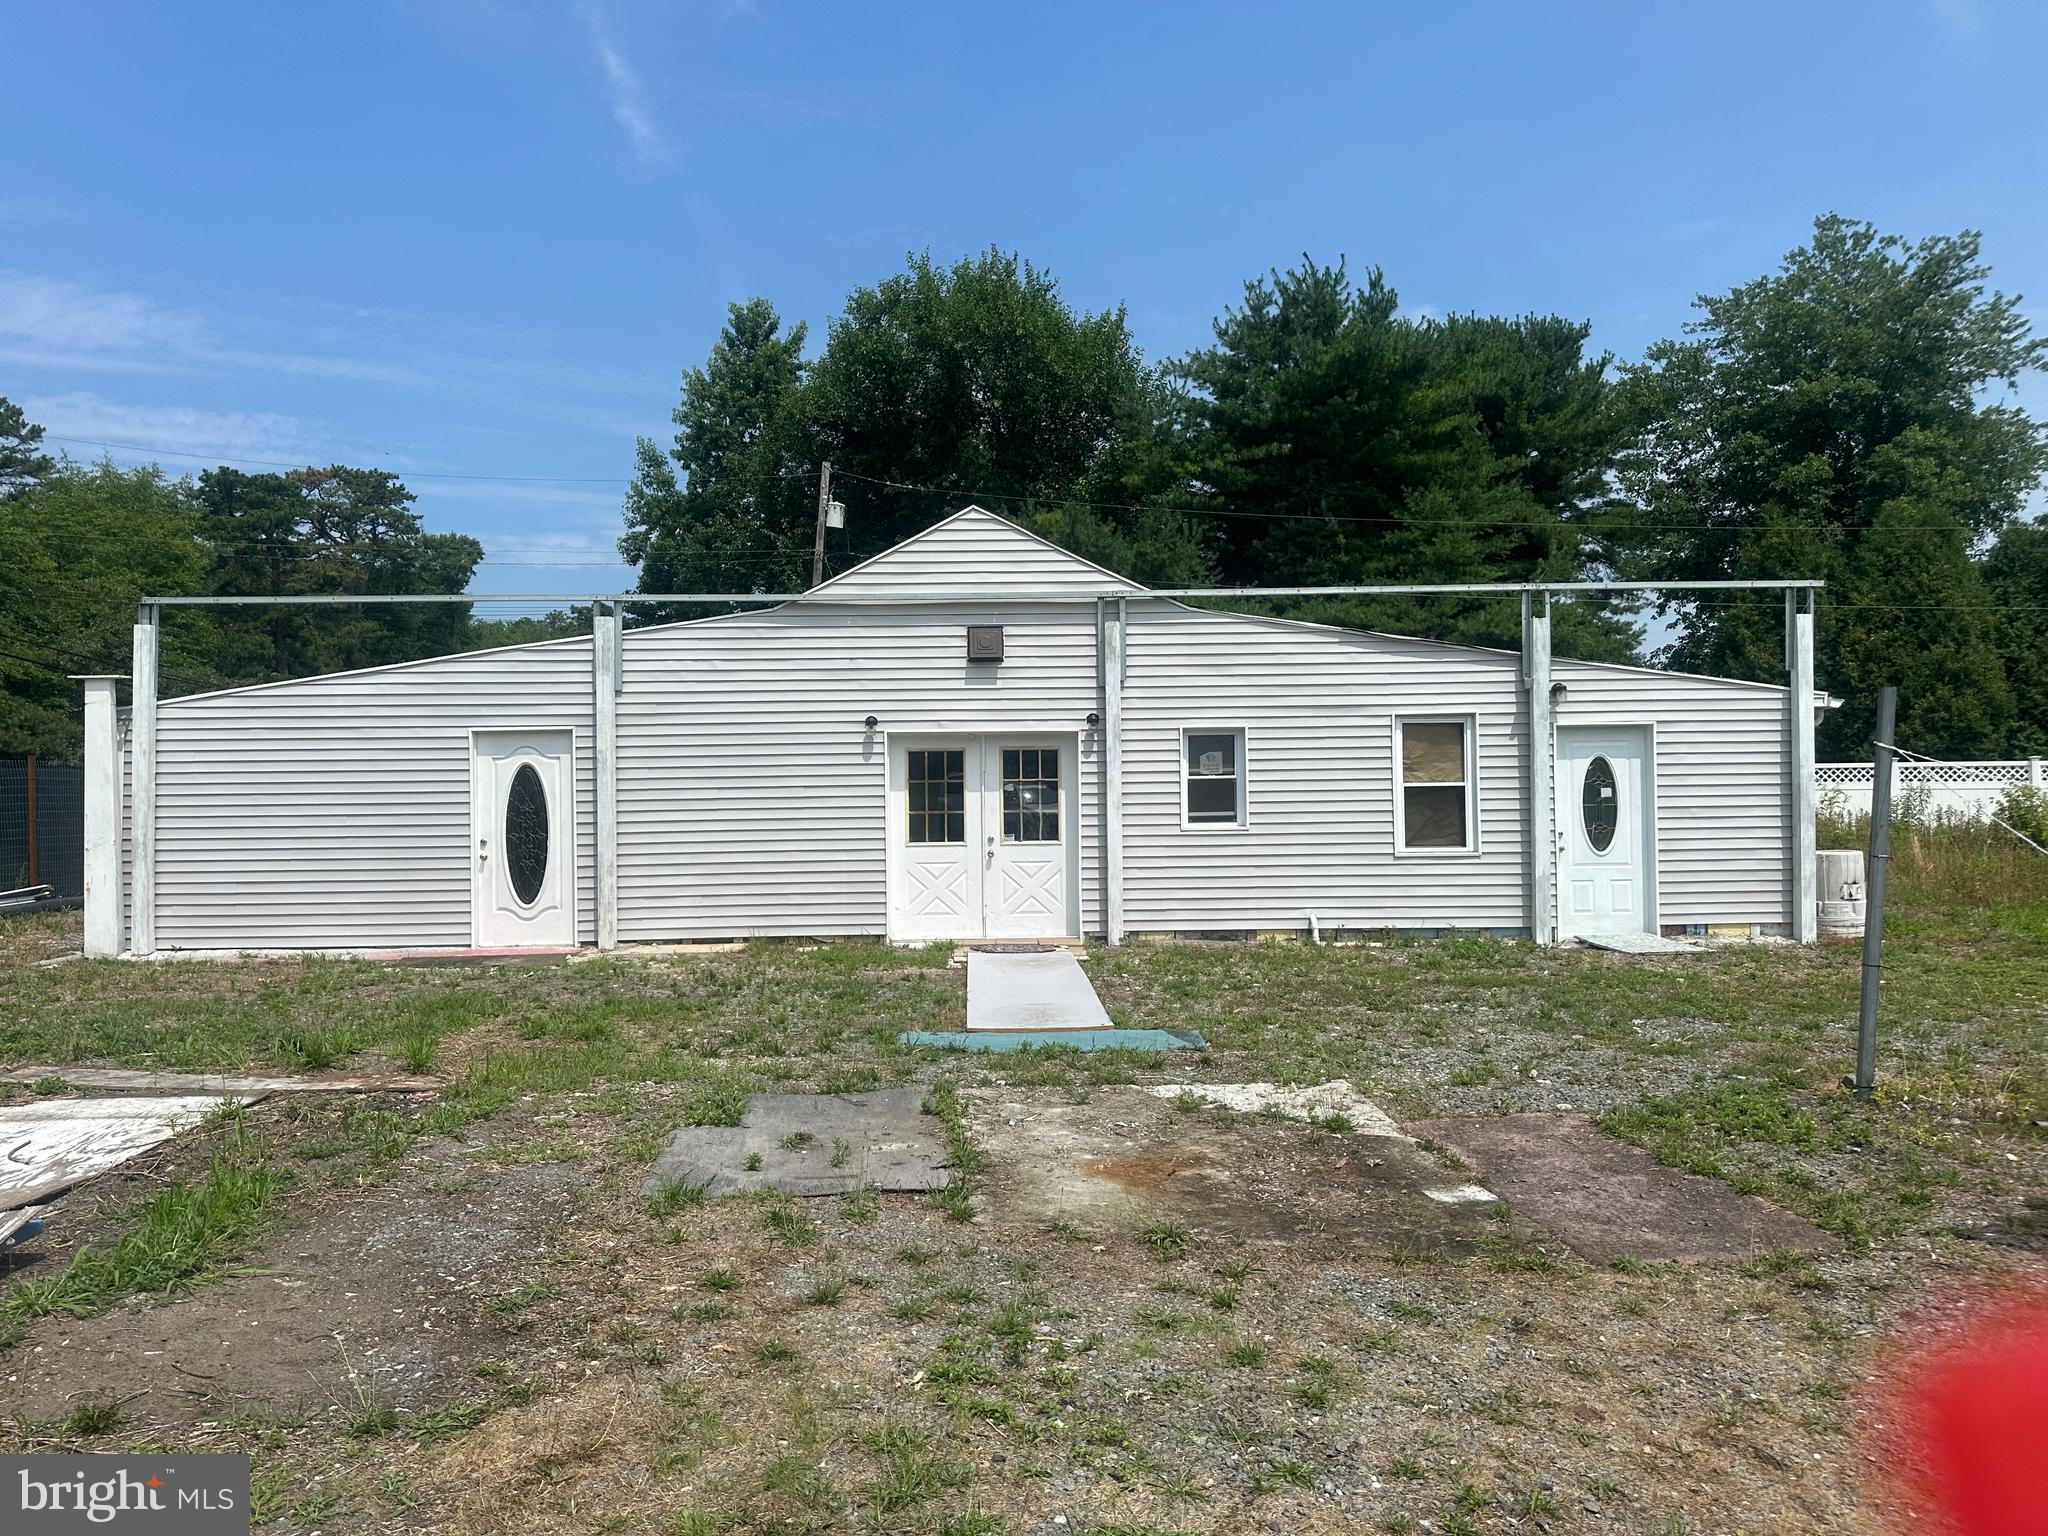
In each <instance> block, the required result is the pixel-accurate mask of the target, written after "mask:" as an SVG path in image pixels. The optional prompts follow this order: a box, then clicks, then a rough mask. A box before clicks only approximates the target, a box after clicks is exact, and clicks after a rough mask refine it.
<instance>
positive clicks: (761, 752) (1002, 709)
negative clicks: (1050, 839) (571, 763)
mask: <svg viewBox="0 0 2048 1536" xmlns="http://www.w3.org/2000/svg"><path fill="white" fill-rule="evenodd" d="M984 623H997V624H1002V625H1004V626H1005V630H1006V633H1005V637H1004V639H1005V652H1006V655H1005V659H1004V660H1003V661H1002V662H1001V663H1000V664H989V663H970V662H968V660H967V659H966V658H967V642H966V629H967V626H968V625H969V624H984ZM624 657H625V661H624V668H625V684H626V686H625V692H624V694H623V695H622V696H621V698H620V700H619V936H620V938H621V940H624V941H627V942H631V941H636V940H658V939H692V938H726V937H743V936H752V935H764V936H777V935H783V936H802V935H812V934H817V935H831V934H853V935H859V934H874V935H880V934H884V933H886V932H887V931H888V917H889V912H888V886H887V873H886V868H887V847H886V839H887V833H888V824H887V807H886V804H885V796H886V793H887V762H888V754H887V748H886V743H887V737H888V736H889V735H890V734H892V733H895V734H919V733H925V732H980V733H999V732H1002V731H1005V730H1008V731H1015V732H1018V733H1023V732H1027V731H1044V732H1059V733H1067V732H1078V733H1079V734H1080V738H1081V739H1080V742H1079V747H1080V752H1081V758H1080V762H1079V765H1078V769H1079V772H1078V781H1079V792H1080V799H1081V806H1080V811H1081V814H1080V817H1079V819H1078V821H1077V823H1076V826H1075V831H1076V834H1077V835H1078V836H1079V837H1080V839H1081V844H1080V849H1081V860H1080V863H1081V871H1082V879H1081V885H1082V921H1083V924H1084V927H1085V929H1086V931H1089V932H1095V931H1099V930H1100V928H1101V918H1100V908H1101V903H1100V882H1099V879H1098V876H1099V874H1100V870H1101V857H1100V850H1101V823H1100V819H1099V814H1098V808H1099V804H1100V789H1101V762H1100V759H1099V757H1098V756H1097V751H1096V742H1095V740H1094V736H1093V733H1091V732H1089V731H1088V730H1087V729H1086V726H1085V724H1084V721H1085V719H1086V717H1087V715H1088V714H1089V712H1090V711H1092V710H1094V709H1096V708H1097V707H1098V703H1097V692H1096V665H1095V606H1094V604H1093V603H1077V604H1062V603H1052V604H1027V605H1016V606H1011V607H1003V606H995V607H987V608H983V607H971V606H956V605H945V606H940V605H918V606H910V605H905V606H902V607H897V606H894V605H888V606H852V605H836V606H835V605H833V604H830V603H827V602H823V601H819V600H816V599H813V600H808V601H806V602H803V603H793V604H789V605H787V606H785V607H782V608H777V609H773V610H770V611H768V612H766V613H755V614H743V615H737V616H734V617H731V618H721V619H713V620H706V621H704V622H701V623H695V624H679V625H671V626H665V627H658V628H650V629H645V630H628V631H627V632H626V638H625V647H624ZM868 715H875V716H877V717H878V718H879V720H880V722H881V724H880V729H879V730H877V731H876V732H875V733H874V734H873V735H872V736H871V735H870V734H869V733H868V732H867V731H866V730H865V729H864V728H863V725H862V721H863V720H864V719H865V718H866V717H867V716H868Z"/></svg>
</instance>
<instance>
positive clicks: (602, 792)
mask: <svg viewBox="0 0 2048 1536" xmlns="http://www.w3.org/2000/svg"><path fill="white" fill-rule="evenodd" d="M590 623H591V635H590V692H591V700H592V704H593V711H592V725H593V727H594V732H593V735H594V740H595V746H596V751H595V753H594V754H593V758H594V761H593V763H592V767H593V768H594V769H595V778H596V782H597V850H596V857H595V859H594V860H593V861H592V863H593V871H592V873H593V874H594V876H595V884H596V887H597V924H596V928H597V947H598V948H599V949H616V948H618V945H619V681H620V671H619V609H618V605H617V604H616V603H597V604H595V605H593V606H592V608H591V614H590Z"/></svg>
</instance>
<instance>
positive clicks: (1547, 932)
mask: <svg viewBox="0 0 2048 1536" xmlns="http://www.w3.org/2000/svg"><path fill="white" fill-rule="evenodd" d="M1522 676H1523V681H1524V682H1526V683H1527V684H1528V688H1529V937H1530V938H1532V939H1534V940H1535V941H1536V942H1537V943H1538V944H1549V943H1551V942H1553V941H1554V940H1555V938H1556V933H1557V930H1556V921H1555V917H1554V915H1553V908H1554V907H1555V905H1556V892H1557V789H1556V784H1555V782H1554V779H1555V769H1556V759H1555V757H1554V756H1553V752H1554V747H1555V726H1556V720H1555V711H1554V710H1553V709H1552V708H1551V703H1550V594H1549V593H1547V592H1546V593H1543V594H1542V595H1540V596H1538V595H1535V594H1531V595H1528V596H1525V597H1524V598H1523V599H1522Z"/></svg>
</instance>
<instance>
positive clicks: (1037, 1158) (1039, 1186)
mask: <svg viewBox="0 0 2048 1536" xmlns="http://www.w3.org/2000/svg"><path fill="white" fill-rule="evenodd" d="M1194 1086H1195V1087H1196V1090H1197V1091H1198V1092H1199V1091H1201V1089H1202V1087H1203V1086H1205V1085H1194ZM1168 1087H1169V1089H1170V1091H1171V1092H1173V1093H1177V1092H1178V1091H1179V1089H1178V1086H1177V1085H1168ZM963 1098H964V1099H965V1100H966V1103H967V1107H968V1121H969V1127H970V1129H971V1130H972V1132H973V1134H974V1136H975V1139H976V1141H977V1142H978V1143H979V1144H980V1145H981V1147H982V1149H983V1152H984V1154H985V1157H986V1176H985V1177H986V1186H987V1188H988V1190H989V1193H990V1200H991V1203H990V1211H991V1217H990V1219H991V1220H992V1221H995V1222H997V1223H1016V1224H1018V1225H1020V1226H1026V1227H1034V1226H1042V1225H1043V1224H1044V1223H1046V1222H1049V1221H1055V1220H1058V1221H1066V1222H1072V1223H1074V1224H1075V1225H1078V1226H1080V1227H1081V1228H1083V1229H1084V1230H1087V1231H1090V1232H1096V1231H1121V1232H1125V1233H1142V1232H1144V1231H1146V1230H1147V1229H1149V1228H1152V1227H1155V1226H1157V1225H1159V1224H1161V1223H1164V1222H1173V1223H1176V1224H1178V1225H1180V1226H1183V1227H1185V1228H1187V1229H1188V1230H1189V1231H1190V1232H1192V1233H1198V1234H1206V1235H1210V1236H1224V1237H1230V1238H1244V1239H1247V1240H1252V1241H1268V1242H1273V1243H1277V1244H1281V1245H1285V1246H1287V1247H1288V1248H1290V1249H1294V1248H1297V1247H1300V1246H1301V1245H1309V1246H1312V1247H1318V1248H1327V1249H1332V1250H1338V1251H1345V1250H1356V1249H1358V1248H1361V1247H1364V1248H1370V1249H1374V1250H1378V1251H1381V1252H1402V1253H1410V1254H1415V1253H1420V1254H1463V1253H1470V1252H1473V1251H1475V1250H1476V1248H1477V1247H1478V1244H1479V1242H1480V1240H1481V1239H1482V1238H1483V1237H1485V1236H1487V1235H1488V1234H1489V1233H1491V1232H1493V1231H1494V1230H1495V1228H1496V1225H1497V1224H1496V1223H1495V1222H1494V1221H1493V1219H1492V1216H1491V1212H1492V1210H1493V1208H1494V1205H1495V1202H1494V1201H1493V1200H1492V1199H1491V1198H1490V1197H1489V1198H1488V1199H1487V1200H1485V1201H1482V1202H1472V1201H1463V1200H1461V1201H1451V1202H1446V1201H1442V1200H1438V1199H1435V1198H1432V1196H1431V1192H1432V1191H1434V1190H1437V1189H1448V1188H1454V1187H1456V1186H1457V1185H1459V1184H1460V1183H1462V1176H1461V1175H1457V1174H1454V1173H1453V1172H1452V1171H1451V1170H1449V1169H1447V1168H1446V1167H1445V1165H1444V1164H1443V1162H1441V1161H1440V1160H1439V1159H1438V1158H1436V1157H1434V1156H1432V1155H1431V1154H1429V1153H1427V1152H1424V1151H1423V1150H1422V1149H1421V1147H1419V1146H1418V1145H1416V1143H1415V1142H1414V1141H1413V1140H1411V1139H1410V1138H1409V1137H1407V1136H1405V1135H1402V1134H1400V1133H1399V1132H1395V1133H1394V1134H1392V1135H1364V1134H1341V1135H1327V1134H1311V1133H1310V1132H1309V1130H1308V1128H1307V1127H1306V1126H1304V1125H1302V1124H1300V1123H1298V1122H1289V1121H1284V1120H1273V1119H1266V1118H1261V1117H1257V1116H1251V1115H1246V1116H1235V1117H1232V1118H1230V1119H1228V1120H1225V1119H1221V1118H1219V1117H1217V1116H1215V1115H1207V1114H1187V1113H1185V1112H1183V1111H1182V1110H1181V1109H1180V1108H1178V1107H1177V1106H1176V1105H1175V1104H1174V1102H1173V1101H1172V1099H1171V1097H1169V1096H1167V1095H1166V1094H1163V1093H1161V1092H1159V1091H1156V1089H1154V1090H1148V1089H1147V1088H1143V1087H1109V1088H1097V1089H1095V1090H1094V1091H1093V1092H1092V1093H1091V1094H1090V1095H1089V1098H1088V1101H1087V1102H1086V1103H1082V1104H1074V1103H1071V1102H1069V1101H1068V1099H1067V1097H1066V1095H1064V1094H1062V1093H1059V1092H1058V1091H1057V1090H1052V1089H1016V1088H980V1089H970V1090H968V1091H967V1092H966V1093H965V1094H964V1095H963ZM1363 1118H1365V1117H1363V1116H1361V1119H1363ZM1373 1118H1374V1119H1376V1120H1377V1121H1378V1122H1381V1123H1386V1122H1385V1116H1383V1115H1380V1114H1379V1113H1378V1111H1377V1110H1375V1111H1374V1112H1373Z"/></svg>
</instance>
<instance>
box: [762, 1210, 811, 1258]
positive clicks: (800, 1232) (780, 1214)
mask: <svg viewBox="0 0 2048 1536" xmlns="http://www.w3.org/2000/svg"><path fill="white" fill-rule="evenodd" d="M761 1225H762V1226H764V1227H766V1228H767V1229H768V1230H769V1231H770V1232H773V1233H774V1234H775V1235H776V1236H777V1237H778V1238H780V1239H781V1240H782V1241H783V1242H785V1243H787V1244H789V1246H790V1247H792V1248H808V1247H810V1246H811V1245H812V1244H813V1243H815V1242H817V1240H818V1228H817V1224H816V1223H815V1222H813V1221H812V1220H811V1218H810V1217H808V1216H806V1215H805V1214H804V1213H803V1212H802V1211H801V1210H800V1209H798V1207H797V1206H795V1205H794V1204H791V1203H789V1202H787V1201H778V1202H776V1203H775V1204H773V1205H770V1206H767V1207H764V1208H763V1210H762V1212H761Z"/></svg>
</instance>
